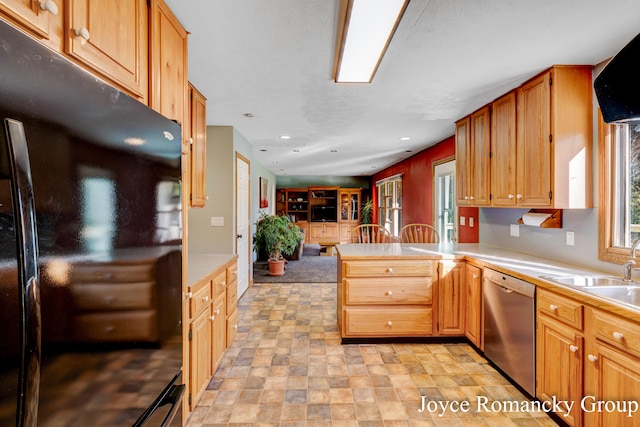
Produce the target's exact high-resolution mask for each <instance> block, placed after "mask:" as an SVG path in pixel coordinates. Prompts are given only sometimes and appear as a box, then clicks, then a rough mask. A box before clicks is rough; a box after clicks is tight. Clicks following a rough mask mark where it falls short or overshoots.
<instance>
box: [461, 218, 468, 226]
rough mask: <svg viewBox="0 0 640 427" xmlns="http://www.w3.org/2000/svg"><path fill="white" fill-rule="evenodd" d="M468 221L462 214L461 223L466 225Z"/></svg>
mask: <svg viewBox="0 0 640 427" xmlns="http://www.w3.org/2000/svg"><path fill="white" fill-rule="evenodd" d="M466 222H467V218H465V217H463V216H461V217H460V225H465V223H466Z"/></svg>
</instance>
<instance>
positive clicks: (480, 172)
mask: <svg viewBox="0 0 640 427" xmlns="http://www.w3.org/2000/svg"><path fill="white" fill-rule="evenodd" d="M490 117H491V114H490V109H489V106H486V107H484V108H482V109H480V110H478V111H476V112H475V113H473V114H472V115H471V162H470V172H471V174H470V175H471V186H470V188H471V196H470V199H471V204H472V205H474V206H489V205H490V204H491V199H490V193H491V181H490V170H489V169H490V168H489V161H490V157H491V150H490V148H491V145H490V144H491V137H490V136H491V122H490Z"/></svg>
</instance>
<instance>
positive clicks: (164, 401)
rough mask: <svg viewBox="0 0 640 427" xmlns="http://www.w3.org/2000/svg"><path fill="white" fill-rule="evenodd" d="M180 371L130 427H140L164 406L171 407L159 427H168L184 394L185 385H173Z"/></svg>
mask: <svg viewBox="0 0 640 427" xmlns="http://www.w3.org/2000/svg"><path fill="white" fill-rule="evenodd" d="M181 374H182V371H180V372H178V373H177V374H176V376H174V377H173V379H172V380H171V381H169V383H168V384H167V386H166V387H165V388H164V390H163V391H162V393H160V394H159V395H158V397H157V398H156V400H155V401H154V402H153V403H152V404H151V405H149V407H148V408H147V410H146V411H144V413H143V414H142V415H141V416H140V418H138V420H137V421H136V422H135V424H133V426H132V427H142V426H143V425H144V424H145V423H146V422H147V421H149V419H150V418H151V417H152V416H153V414H154V413H155V412H156V411H157V410H158V409H160V408H162V407H163V406H166V405H171V406H170V407H169V411H168V412H167V415H166V416H165V417H164V419H163V420H162V424H160V426H159V427H168V426H169V424H171V421H173V418H174V417H175V415H176V412H177V411H178V409H179V408H180V403H181V401H182V395H183V394H184V390H185V385H184V384H175V382H176V381H177V380H178V378H179V377H180V375H181Z"/></svg>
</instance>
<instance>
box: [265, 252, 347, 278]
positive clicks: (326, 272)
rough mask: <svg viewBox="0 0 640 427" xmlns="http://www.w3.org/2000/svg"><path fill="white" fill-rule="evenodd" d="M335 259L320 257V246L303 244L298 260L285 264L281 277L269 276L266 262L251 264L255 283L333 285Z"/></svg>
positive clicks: (335, 269)
mask: <svg viewBox="0 0 640 427" xmlns="http://www.w3.org/2000/svg"><path fill="white" fill-rule="evenodd" d="M337 268H338V267H337V258H336V257H335V256H320V245H314V244H305V245H304V250H303V254H302V256H301V257H300V259H298V260H295V261H289V262H287V266H286V270H285V273H284V275H283V276H269V265H268V263H267V262H266V261H256V262H254V263H253V281H254V282H255V283H335V282H336V280H337V278H338V270H337Z"/></svg>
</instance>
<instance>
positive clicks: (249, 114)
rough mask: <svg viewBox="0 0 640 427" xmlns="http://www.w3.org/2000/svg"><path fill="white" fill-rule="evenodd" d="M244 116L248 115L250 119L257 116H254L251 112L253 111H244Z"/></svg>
mask: <svg viewBox="0 0 640 427" xmlns="http://www.w3.org/2000/svg"><path fill="white" fill-rule="evenodd" d="M244 116H245V117H247V118H249V119H250V118H252V117H255V116H254V115H253V114H251V113H244Z"/></svg>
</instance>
